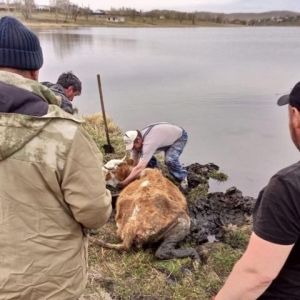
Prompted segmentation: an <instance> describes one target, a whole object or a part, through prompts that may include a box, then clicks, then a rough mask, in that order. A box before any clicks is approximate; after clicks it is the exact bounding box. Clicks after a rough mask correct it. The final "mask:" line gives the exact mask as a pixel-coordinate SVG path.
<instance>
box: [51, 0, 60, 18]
mask: <svg viewBox="0 0 300 300" xmlns="http://www.w3.org/2000/svg"><path fill="white" fill-rule="evenodd" d="M60 2H61V0H49V6H50V10H51V11H54V13H55V19H56V23H57V22H58V13H59V10H60Z"/></svg>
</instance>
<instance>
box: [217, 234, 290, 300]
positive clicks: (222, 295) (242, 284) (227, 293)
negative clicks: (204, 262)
mask: <svg viewBox="0 0 300 300" xmlns="http://www.w3.org/2000/svg"><path fill="white" fill-rule="evenodd" d="M293 246H294V244H293V245H279V244H274V243H270V242H268V241H266V240H263V239H262V238H260V237H259V236H257V235H256V234H255V233H252V235H251V238H250V242H249V245H248V248H247V250H246V252H245V253H244V255H243V256H242V258H241V259H240V260H239V261H238V262H237V263H236V265H235V266H234V268H233V270H232V272H231V274H230V275H229V277H228V279H227V281H226V283H225V285H224V286H223V288H222V289H221V290H220V292H219V293H218V295H217V296H216V298H215V299H216V300H255V299H257V298H258V297H259V296H260V295H261V294H262V293H263V292H264V291H265V290H266V289H267V287H268V286H269V285H270V284H271V282H272V281H273V280H274V279H275V278H276V277H277V275H278V273H279V272H280V270H281V268H282V267H283V265H284V263H285V261H286V259H287V258H288V256H289V253H290V251H291V250H292V248H293Z"/></svg>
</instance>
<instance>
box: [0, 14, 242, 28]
mask: <svg viewBox="0 0 300 300" xmlns="http://www.w3.org/2000/svg"><path fill="white" fill-rule="evenodd" d="M4 15H12V16H15V17H16V18H18V19H19V20H21V21H22V22H23V23H24V24H26V25H28V26H30V27H58V28H59V27H82V26H88V27H92V26H99V27H158V28H159V27H220V26H222V27H224V26H227V27H228V26H236V25H232V24H231V25H230V24H218V23H215V22H204V21H197V22H195V24H193V22H192V21H191V20H183V21H182V22H180V21H179V20H174V19H164V20H161V19H159V18H149V17H139V16H138V17H135V18H134V20H133V19H132V18H129V17H126V18H125V22H119V23H114V22H110V21H107V16H94V15H91V16H89V17H88V18H86V17H84V16H78V17H77V20H76V21H75V20H74V19H72V18H71V17H70V16H69V17H68V18H67V19H66V17H65V16H64V15H63V14H58V15H56V14H55V13H49V12H34V13H32V15H31V18H30V19H29V20H25V19H24V17H23V16H22V14H21V13H19V12H5V11H1V12H0V17H2V16H4Z"/></svg>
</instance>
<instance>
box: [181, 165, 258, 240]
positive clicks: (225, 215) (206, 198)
mask: <svg viewBox="0 0 300 300" xmlns="http://www.w3.org/2000/svg"><path fill="white" fill-rule="evenodd" d="M186 170H187V171H188V181H189V189H188V191H187V192H185V195H186V198H187V200H188V206H189V215H190V218H191V231H190V235H189V236H187V238H186V240H187V241H189V242H191V243H192V244H194V245H196V244H203V243H206V242H213V241H222V239H223V238H224V234H225V229H226V227H227V226H228V225H230V224H233V225H237V226H242V225H244V224H245V223H247V222H248V220H249V217H250V216H251V215H252V212H253V208H254V205H255V202H256V199H254V198H253V197H247V196H243V193H242V192H241V191H240V190H239V189H238V188H236V187H231V188H229V189H227V190H226V191H225V192H215V193H208V191H209V180H210V178H211V175H212V174H216V172H218V171H219V167H218V166H217V165H215V164H206V165H201V164H199V163H195V164H192V165H190V166H188V167H186ZM220 175H221V180H222V176H223V175H222V174H220ZM197 190H200V191H202V193H201V194H202V195H199V196H197Z"/></svg>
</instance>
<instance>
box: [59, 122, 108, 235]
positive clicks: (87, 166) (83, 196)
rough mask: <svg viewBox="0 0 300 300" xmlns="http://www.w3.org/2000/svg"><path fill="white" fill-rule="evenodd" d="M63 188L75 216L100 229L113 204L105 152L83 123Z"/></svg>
mask: <svg viewBox="0 0 300 300" xmlns="http://www.w3.org/2000/svg"><path fill="white" fill-rule="evenodd" d="M61 190H62V193H63V195H64V198H65V201H66V202H67V203H68V204H69V207H70V209H71V211H72V213H73V216H74V218H75V219H76V221H77V222H78V223H81V224H82V225H83V226H84V227H86V228H90V229H97V228H99V227H101V226H102V225H104V224H105V223H106V222H107V221H108V218H109V217H110V214H111V211H112V206H111V195H110V192H109V191H108V190H107V189H106V184H105V180H104V175H103V171H102V154H101V152H100V151H99V149H98V148H97V146H96V144H95V143H94V141H93V140H92V138H91V137H90V136H89V135H88V134H87V133H86V132H85V131H84V130H83V128H82V127H81V126H80V127H78V130H77V132H76V134H75V137H74V140H73V143H72V146H71V148H70V151H69V153H68V156H67V158H66V163H65V167H64V170H63V173H62V183H61Z"/></svg>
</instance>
